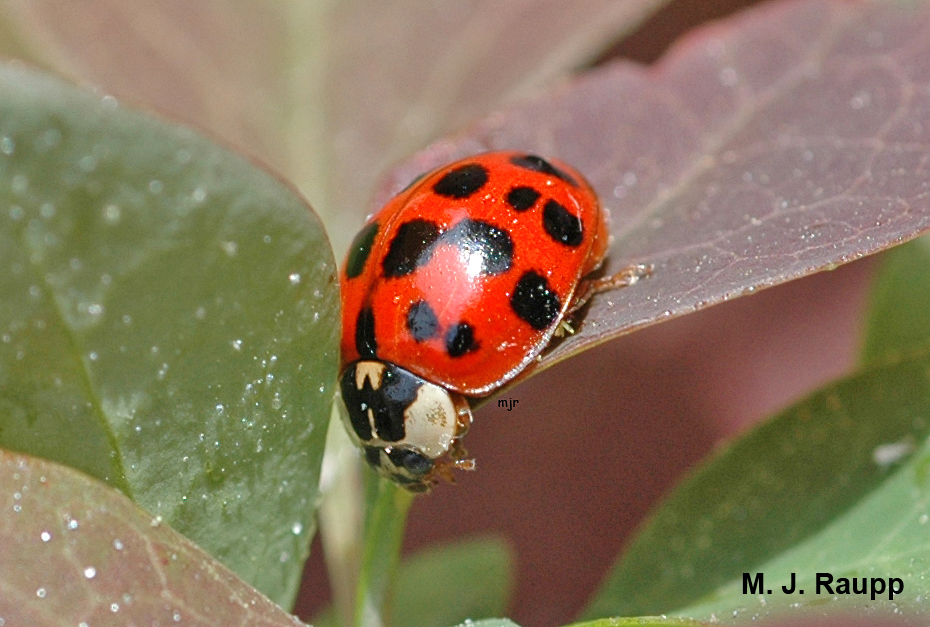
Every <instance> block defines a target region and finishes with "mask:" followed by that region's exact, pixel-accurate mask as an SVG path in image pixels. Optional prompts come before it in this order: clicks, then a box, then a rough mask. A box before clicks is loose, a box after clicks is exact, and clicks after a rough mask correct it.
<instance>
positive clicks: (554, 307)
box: [510, 270, 562, 331]
mask: <svg viewBox="0 0 930 627" xmlns="http://www.w3.org/2000/svg"><path fill="white" fill-rule="evenodd" d="M510 306H511V307H512V308H513V311H514V313H516V314H517V315H518V316H519V317H520V318H521V319H522V320H525V321H526V322H528V323H529V325H530V326H531V327H533V328H534V329H536V330H537V331H542V330H544V329H546V328H548V327H549V326H550V325H551V324H552V323H553V322H555V321H556V320H558V318H559V313H560V312H561V310H562V303H561V302H560V301H559V295H558V294H556V293H555V292H554V291H552V289H551V288H550V287H549V282H548V281H546V278H545V277H544V276H542V275H540V274H538V273H536V272H534V271H533V270H529V271H528V272H524V273H523V276H521V277H520V280H519V281H517V286H516V287H515V288H514V290H513V296H511V297H510Z"/></svg>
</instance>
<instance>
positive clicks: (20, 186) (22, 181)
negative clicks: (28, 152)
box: [10, 174, 29, 194]
mask: <svg viewBox="0 0 930 627" xmlns="http://www.w3.org/2000/svg"><path fill="white" fill-rule="evenodd" d="M10 189H12V190H13V193H14V194H22V193H23V192H25V191H26V190H27V189H29V179H28V178H26V175H24V174H17V175H15V176H14V177H13V180H12V181H10Z"/></svg>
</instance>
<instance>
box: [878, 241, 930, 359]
mask: <svg viewBox="0 0 930 627" xmlns="http://www.w3.org/2000/svg"><path fill="white" fill-rule="evenodd" d="M927 303H930V240H928V239H927V238H922V239H918V240H915V241H913V242H908V243H907V244H904V245H902V246H898V247H896V248H893V249H891V250H889V251H888V252H886V253H885V254H883V255H882V257H881V262H880V265H879V268H878V271H877V273H876V276H875V280H874V283H873V285H872V293H871V296H870V303H869V308H868V311H869V314H868V321H867V326H866V333H865V345H864V346H863V349H862V362H863V363H866V364H868V363H873V362H877V361H879V360H881V359H883V358H888V357H893V356H895V355H900V354H906V353H908V352H911V351H913V350H915V349H919V348H922V347H925V346H928V345H930V307H928V306H927Z"/></svg>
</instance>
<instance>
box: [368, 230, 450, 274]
mask: <svg viewBox="0 0 930 627" xmlns="http://www.w3.org/2000/svg"><path fill="white" fill-rule="evenodd" d="M439 235H440V233H439V227H438V226H436V224H434V223H433V222H429V221H428V220H421V219H416V220H411V221H410V222H405V223H404V224H401V225H400V227H399V228H398V229H397V233H396V234H395V235H394V239H392V240H391V244H390V246H389V247H388V252H387V255H385V256H384V261H383V262H382V263H381V266H382V268H383V269H384V276H386V277H388V278H394V277H401V276H405V275H407V274H410V273H411V272H413V271H414V270H416V269H417V268H418V267H420V266H422V265H425V264H426V263H427V262H428V261H429V259H430V257H431V256H432V254H433V249H434V248H435V245H436V241H437V240H438V239H439Z"/></svg>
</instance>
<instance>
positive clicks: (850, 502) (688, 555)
mask: <svg viewBox="0 0 930 627" xmlns="http://www.w3.org/2000/svg"><path fill="white" fill-rule="evenodd" d="M928 372H930V354H928V352H927V351H924V352H923V353H920V354H916V355H914V356H912V357H911V358H909V359H906V360H902V361H898V362H894V363H885V364H883V365H881V366H875V367H872V368H869V369H867V370H865V371H863V372H862V373H860V374H857V375H855V376H851V377H849V378H847V379H844V380H841V381H839V382H838V383H836V384H833V385H830V386H828V387H826V388H824V389H823V390H821V391H819V392H817V393H815V394H813V395H811V396H810V397H809V398H807V399H805V400H804V401H802V402H800V403H798V404H797V405H795V406H794V407H792V408H790V409H788V410H787V411H785V412H784V413H782V414H781V415H779V416H778V417H776V418H775V419H774V420H772V421H770V422H768V423H767V424H765V425H763V426H761V427H759V428H757V429H755V430H754V431H752V432H751V433H749V434H748V435H746V436H745V437H743V438H742V439H740V440H738V441H737V442H735V443H733V444H732V445H731V446H729V447H728V448H727V449H725V450H724V451H722V452H721V453H720V454H719V455H717V456H716V457H715V458H713V459H712V460H710V461H709V462H707V463H706V464H704V466H703V467H701V468H700V469H699V470H697V471H696V472H695V473H694V475H693V476H692V477H690V478H689V479H688V480H686V481H685V482H683V483H682V484H681V485H680V486H679V487H678V488H677V489H676V490H675V492H673V493H672V495H671V496H670V497H669V498H668V499H667V501H666V502H665V503H664V504H663V505H662V506H661V507H660V509H659V510H658V511H657V512H656V513H655V514H654V515H653V516H652V518H651V520H649V521H648V523H647V524H646V525H645V527H644V528H643V529H642V531H641V532H640V533H639V535H638V536H637V537H636V538H635V539H634V540H633V542H632V544H631V545H630V546H629V549H628V550H627V552H626V554H625V555H624V556H623V558H622V559H621V561H620V563H619V564H618V565H617V566H616V567H615V569H614V571H613V572H612V574H611V575H610V577H609V579H608V581H607V583H606V585H605V586H604V587H603V589H602V590H601V591H600V593H599V594H598V595H597V597H596V598H595V600H594V602H593V603H592V605H591V606H590V607H589V608H588V610H587V611H586V612H585V616H586V617H592V618H593V617H597V616H618V615H619V616H637V615H654V614H671V613H674V614H675V615H678V616H685V617H691V618H696V619H704V620H707V619H711V618H712V617H722V616H732V615H733V613H734V612H736V613H737V614H738V615H739V616H740V617H741V619H742V620H749V619H750V618H755V617H757V616H759V615H765V614H769V613H777V612H780V611H783V610H786V609H788V608H791V607H795V606H796V604H798V605H797V606H799V607H806V608H817V611H821V612H822V611H825V610H829V609H852V608H859V607H863V606H870V607H872V608H873V609H876V610H888V611H891V610H894V611H909V610H911V611H915V610H918V609H919V608H920V607H921V600H922V599H923V598H926V595H927V594H928V593H930V580H928V574H930V545H928V544H927V542H926V539H927V534H928V533H930V526H928V522H930V485H928V476H930V474H928V468H930V445H928V444H927V436H928V434H930V377H928ZM745 572H750V573H757V572H762V573H764V577H765V582H766V585H765V589H766V592H765V593H763V594H743V590H742V582H743V573H745ZM818 572H826V573H831V574H832V575H833V576H834V577H835V578H839V577H846V578H849V577H884V578H888V577H899V578H902V579H903V583H904V592H903V593H902V594H901V595H899V596H896V597H895V598H894V600H893V601H891V600H889V599H888V596H887V594H885V595H883V596H882V598H880V599H876V600H875V601H872V600H871V599H870V598H869V595H866V596H865V597H864V598H863V597H861V596H856V595H838V596H832V595H830V594H827V591H826V589H822V590H821V591H820V594H818V591H817V590H816V588H815V585H814V581H815V577H816V573H818ZM791 573H797V583H798V586H799V587H800V588H802V589H805V591H806V594H805V595H804V596H799V595H798V594H794V595H786V594H783V593H782V590H781V586H782V585H787V584H788V583H789V579H790V574H791ZM769 589H770V590H771V593H769V592H768V590H769ZM827 606H829V607H827Z"/></svg>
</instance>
